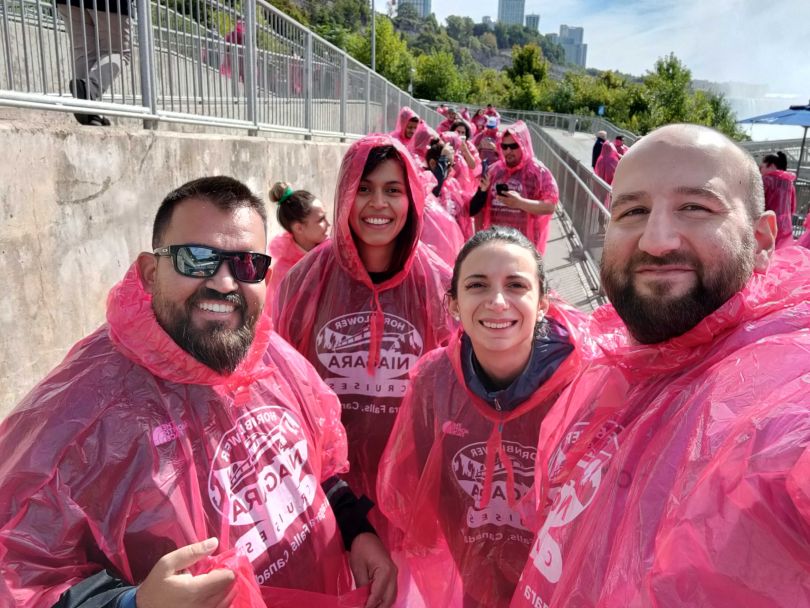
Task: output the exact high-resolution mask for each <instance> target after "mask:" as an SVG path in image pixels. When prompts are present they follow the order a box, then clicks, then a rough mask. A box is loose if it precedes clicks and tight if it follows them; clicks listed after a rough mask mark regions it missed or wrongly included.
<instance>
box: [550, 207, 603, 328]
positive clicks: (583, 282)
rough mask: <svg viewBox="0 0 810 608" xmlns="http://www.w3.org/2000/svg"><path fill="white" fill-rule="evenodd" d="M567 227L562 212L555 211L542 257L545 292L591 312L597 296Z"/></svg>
mask: <svg viewBox="0 0 810 608" xmlns="http://www.w3.org/2000/svg"><path fill="white" fill-rule="evenodd" d="M568 226H570V224H569V222H568V220H567V218H566V217H565V215H564V212H563V211H562V210H558V211H557V212H556V213H555V214H554V217H553V218H552V220H551V230H550V231H549V235H548V242H547V244H546V255H545V256H544V261H545V266H546V279H547V281H548V289H549V291H552V292H554V293H555V294H556V295H557V296H559V297H561V298H562V299H563V300H565V301H566V302H568V303H569V304H571V305H572V306H576V307H577V308H579V309H580V310H581V311H583V312H591V311H593V310H594V309H595V308H596V307H597V306H599V304H600V301H599V299H598V293H597V292H595V291H594V288H593V285H592V282H593V280H591V281H588V270H587V268H586V267H585V262H584V261H583V260H582V256H581V254H579V253H578V250H579V248H578V247H577V242H576V240H575V238H574V237H573V236H572V235H571V234H570V228H568Z"/></svg>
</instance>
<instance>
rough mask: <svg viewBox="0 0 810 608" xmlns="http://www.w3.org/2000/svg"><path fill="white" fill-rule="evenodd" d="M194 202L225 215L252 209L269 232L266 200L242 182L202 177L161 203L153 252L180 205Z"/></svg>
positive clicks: (217, 177)
mask: <svg viewBox="0 0 810 608" xmlns="http://www.w3.org/2000/svg"><path fill="white" fill-rule="evenodd" d="M193 198H196V199H201V200H204V201H207V202H209V203H212V204H213V205H214V206H216V207H217V208H218V209H220V210H221V211H232V210H234V209H241V208H244V207H249V208H250V209H253V210H254V211H256V213H258V214H259V216H260V217H261V218H262V224H263V225H264V228H265V231H266V230H267V209H265V207H264V202H263V201H262V199H260V198H259V197H258V196H256V195H255V194H253V192H251V190H250V188H248V187H247V186H246V185H245V184H243V183H242V182H240V181H239V180H236V179H234V178H232V177H228V176H226V175H217V176H214V177H201V178H200V179H195V180H193V181H190V182H188V183H185V184H183V185H182V186H180V187H179V188H177V189H176V190H172V191H171V192H169V194H168V195H166V198H164V199H163V202H161V203H160V207H158V210H157V214H156V215H155V223H154V225H153V227H152V248H153V249H157V248H158V247H160V246H161V243H162V240H163V235H164V234H165V233H166V229H167V228H168V227H169V223H170V222H171V221H172V214H173V213H174V209H175V208H176V207H177V205H179V204H180V203H182V202H183V201H186V200H189V199H193Z"/></svg>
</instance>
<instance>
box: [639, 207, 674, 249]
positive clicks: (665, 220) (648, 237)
mask: <svg viewBox="0 0 810 608" xmlns="http://www.w3.org/2000/svg"><path fill="white" fill-rule="evenodd" d="M680 247H681V236H680V234H679V233H678V230H677V228H676V223H675V220H674V218H673V217H672V215H671V214H670V213H667V212H666V211H665V210H663V209H656V208H655V207H653V209H652V210H651V212H650V214H649V216H648V217H647V221H646V223H645V225H644V232H643V233H642V235H641V238H640V239H639V241H638V248H639V249H641V250H642V251H644V252H646V253H649V254H650V255H653V256H656V257H662V256H664V255H666V254H667V253H669V252H671V251H677V250H678V249H679V248H680Z"/></svg>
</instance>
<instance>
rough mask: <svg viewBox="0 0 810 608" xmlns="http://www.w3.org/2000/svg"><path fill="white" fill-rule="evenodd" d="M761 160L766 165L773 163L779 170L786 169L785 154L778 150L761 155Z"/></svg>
mask: <svg viewBox="0 0 810 608" xmlns="http://www.w3.org/2000/svg"><path fill="white" fill-rule="evenodd" d="M762 162H763V163H765V164H766V165H773V166H774V167H776V168H777V169H779V170H780V171H787V164H788V161H787V154H785V153H784V152H782V151H781V150H779V152H777V153H776V154H768V155H766V156H765V157H763V159H762Z"/></svg>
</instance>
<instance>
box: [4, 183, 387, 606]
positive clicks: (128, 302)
mask: <svg viewBox="0 0 810 608" xmlns="http://www.w3.org/2000/svg"><path fill="white" fill-rule="evenodd" d="M266 221H267V214H266V211H265V208H264V204H263V203H262V201H261V200H259V199H258V198H257V197H255V196H254V195H253V194H252V193H251V192H250V190H249V189H248V188H247V187H246V186H244V185H243V184H241V183H240V182H238V181H236V180H234V179H232V178H228V177H209V178H202V179H199V180H195V181H193V182H189V183H188V184H185V185H184V186H181V187H180V188H178V189H177V190H175V191H174V192H172V193H171V194H169V195H168V196H167V197H166V199H164V201H163V203H162V204H161V206H160V209H159V210H158V213H157V216H156V218H155V223H154V229H153V235H152V247H153V251H152V252H144V253H141V254H140V255H139V256H138V258H137V260H136V261H135V263H134V264H133V265H132V266H131V267H130V269H129V271H128V272H127V274H126V276H125V277H124V279H123V280H122V281H121V282H120V283H119V284H118V285H116V286H115V287H114V288H113V289H112V290H111V292H110V295H109V298H108V306H107V323H106V324H104V325H102V326H101V327H100V328H99V329H98V330H96V331H95V332H94V333H93V334H91V335H90V336H88V337H87V338H85V339H83V340H82V341H80V342H79V343H78V344H76V345H75V346H74V347H73V349H71V351H70V353H69V354H68V355H67V357H66V358H65V360H64V361H63V362H62V363H61V364H60V365H59V366H57V368H56V369H54V370H53V371H52V372H51V373H50V374H49V375H48V376H47V377H46V378H45V379H44V380H43V381H42V382H41V383H40V384H39V385H38V386H37V387H35V388H34V389H33V390H32V391H31V393H29V394H28V395H27V396H26V397H25V398H24V399H23V401H22V402H21V403H20V404H19V405H18V406H17V408H15V410H14V411H13V412H12V413H11V414H10V415H9V417H8V418H7V419H6V420H4V421H3V424H2V426H0V448H1V449H2V451H3V454H4V455H5V456H4V458H3V459H2V462H0V605H2V606H6V605H17V606H23V607H35V606H36V607H43V606H58V607H71V608H79V607H81V608H100V607H110V608H113V607H115V608H134V607H137V608H155V607H158V606H171V607H172V608H179V607H183V606H194V607H195V608H198V607H204V608H208V607H210V608H219V607H226V606H230V605H231V604H232V603H233V602H236V601H248V598H247V597H246V596H247V595H249V594H250V593H256V594H260V595H261V596H262V600H261V601H262V602H266V603H268V604H269V605H272V604H273V602H274V601H276V602H278V601H286V602H296V603H299V604H301V603H302V602H307V601H309V602H314V603H326V602H327V601H330V600H329V597H328V596H333V597H334V596H337V595H341V594H343V593H347V592H349V590H350V589H351V587H352V574H353V575H354V579H355V582H356V584H357V586H362V585H365V584H367V583H370V595H369V598H368V602H367V606H369V607H372V606H390V605H391V603H392V602H393V598H394V597H395V595H396V568H395V567H394V565H393V564H392V563H391V561H390V559H389V558H388V555H387V553H386V552H385V550H384V548H383V547H382V544H381V542H380V540H379V539H378V538H377V536H376V535H375V534H374V533H373V528H371V526H370V525H369V524H368V522H367V521H366V519H365V513H366V512H367V510H368V507H369V506H370V505H369V504H368V503H367V502H366V501H364V500H363V499H359V500H358V499H357V498H356V497H355V496H354V494H353V493H352V492H351V490H350V489H349V488H348V487H347V486H346V484H345V483H344V482H342V481H341V480H340V478H339V476H338V475H339V474H340V473H342V472H345V471H346V470H347V468H348V464H347V446H346V436H345V431H344V429H343V427H342V425H341V423H340V403H339V401H338V400H337V398H336V397H335V396H334V394H333V393H332V392H331V391H330V390H329V389H328V388H327V387H326V385H325V384H324V383H323V382H322V381H321V379H320V377H319V376H318V374H317V372H316V371H315V370H314V369H313V368H312V367H311V366H310V365H309V363H307V361H306V360H304V359H303V358H302V357H301V356H300V355H299V354H298V353H297V352H296V351H295V350H294V349H292V348H291V347H290V346H289V345H287V344H286V343H285V342H284V341H283V340H282V339H281V338H280V337H279V336H278V335H277V334H275V333H274V332H273V331H272V330H271V327H270V321H269V317H268V315H262V314H261V312H262V308H263V306H264V303H265V299H266V294H265V290H266V288H265V282H264V280H265V278H266V277H267V274H268V272H270V258H269V257H268V256H267V255H265V253H264V252H265V250H266ZM347 551H348V552H349V553H348V554H347ZM254 580H255V582H257V583H258V586H256V585H255V583H254V582H253V581H254ZM304 592H305V593H304ZM318 594H320V595H318ZM240 605H246V604H240ZM250 605H255V604H250Z"/></svg>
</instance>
